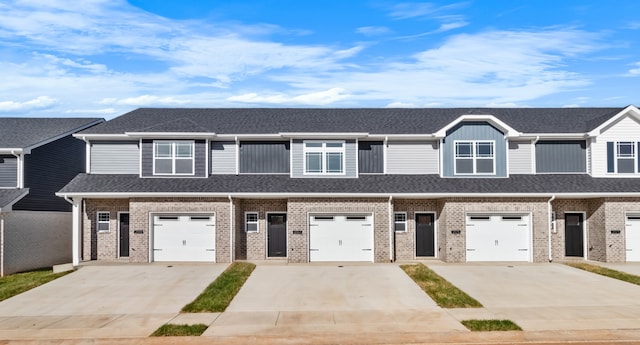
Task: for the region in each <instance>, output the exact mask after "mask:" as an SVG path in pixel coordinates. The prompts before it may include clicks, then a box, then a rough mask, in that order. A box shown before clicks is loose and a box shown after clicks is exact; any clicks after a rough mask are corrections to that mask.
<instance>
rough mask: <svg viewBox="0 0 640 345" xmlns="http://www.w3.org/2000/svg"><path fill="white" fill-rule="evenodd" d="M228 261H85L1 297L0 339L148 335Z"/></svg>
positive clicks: (213, 276) (176, 311)
mask: <svg viewBox="0 0 640 345" xmlns="http://www.w3.org/2000/svg"><path fill="white" fill-rule="evenodd" d="M227 266H228V265H227V264H195V265H194V264H172V265H166V264H165V265H161V264H145V265H130V264H127V265H111V266H103V265H90V266H82V267H80V269H79V270H77V271H76V272H73V273H71V274H69V275H67V276H64V277H62V278H59V279H57V280H54V281H52V282H50V283H48V284H45V285H42V286H40V287H38V288H35V289H33V290H30V291H27V292H25V293H23V294H20V295H18V296H14V297H12V298H10V299H7V300H5V301H2V302H0V339H16V338H25V337H27V338H52V337H62V338H69V337H70V338H76V337H78V338H81V337H90V338H93V337H101V336H108V337H119V336H123V337H124V336H148V335H149V334H151V333H152V332H153V331H154V330H156V329H157V328H158V327H159V326H161V325H162V324H164V323H166V322H168V321H169V320H171V319H172V318H174V317H175V316H176V314H177V313H179V312H180V309H182V307H183V306H184V305H185V304H187V303H189V302H191V301H192V300H193V299H194V298H195V297H196V296H198V295H199V294H200V293H201V292H202V290H204V288H205V287H206V286H207V285H209V284H210V283H211V282H212V281H213V280H215V278H216V277H217V276H218V275H219V274H220V273H222V271H224V269H225V268H226V267H227Z"/></svg>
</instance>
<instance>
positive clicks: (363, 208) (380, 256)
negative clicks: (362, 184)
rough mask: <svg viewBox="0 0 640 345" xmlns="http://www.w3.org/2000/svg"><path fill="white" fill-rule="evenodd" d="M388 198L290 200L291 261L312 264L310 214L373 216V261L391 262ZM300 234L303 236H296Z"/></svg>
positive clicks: (289, 242) (289, 244)
mask: <svg viewBox="0 0 640 345" xmlns="http://www.w3.org/2000/svg"><path fill="white" fill-rule="evenodd" d="M388 209H389V201H388V200H387V199H289V202H288V206H287V210H288V228H287V244H288V250H289V255H288V259H289V261H290V262H308V261H309V213H315V212H318V213H325V212H326V213H373V243H374V254H373V256H374V261H375V262H389V261H390V254H389V250H390V247H389V211H388ZM294 231H301V232H302V234H295V235H294V234H293V232H294Z"/></svg>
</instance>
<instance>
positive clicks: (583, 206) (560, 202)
mask: <svg viewBox="0 0 640 345" xmlns="http://www.w3.org/2000/svg"><path fill="white" fill-rule="evenodd" d="M551 205H552V208H553V211H555V213H556V230H555V231H554V232H553V233H552V234H551V241H552V242H551V245H552V248H553V259H554V260H565V259H568V258H569V259H572V258H575V257H567V256H566V255H565V254H566V245H565V239H566V236H565V221H564V217H565V213H581V212H584V213H585V217H584V225H583V226H585V227H586V228H587V231H593V232H594V233H595V232H597V230H596V229H595V228H594V229H591V226H590V216H591V213H590V212H589V209H590V206H591V205H590V204H589V200H584V199H580V200H578V199H556V200H554V201H552V203H551ZM587 236H588V239H587V238H584V239H583V240H584V241H586V242H587V243H588V245H587V251H586V252H585V254H586V255H587V256H589V252H590V251H589V250H588V248H590V246H591V244H589V240H590V239H592V236H591V234H590V233H587ZM593 240H594V241H596V240H597V236H593ZM596 242H597V241H596ZM594 244H595V245H596V246H597V243H594ZM593 248H596V247H593Z"/></svg>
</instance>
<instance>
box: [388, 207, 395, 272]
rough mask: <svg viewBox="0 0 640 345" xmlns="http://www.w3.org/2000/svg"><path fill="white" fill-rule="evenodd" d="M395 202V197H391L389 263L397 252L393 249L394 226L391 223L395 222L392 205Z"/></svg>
mask: <svg viewBox="0 0 640 345" xmlns="http://www.w3.org/2000/svg"><path fill="white" fill-rule="evenodd" d="M392 202H393V195H389V211H388V213H389V262H393V251H394V250H395V248H393V233H394V231H393V224H392V223H391V222H393V213H392V212H391V211H392V208H393V205H392Z"/></svg>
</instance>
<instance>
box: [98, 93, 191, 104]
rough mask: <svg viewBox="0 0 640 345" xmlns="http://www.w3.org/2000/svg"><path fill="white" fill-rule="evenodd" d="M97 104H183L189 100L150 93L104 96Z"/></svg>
mask: <svg viewBox="0 0 640 345" xmlns="http://www.w3.org/2000/svg"><path fill="white" fill-rule="evenodd" d="M98 103H99V104H115V105H131V106H138V107H142V106H149V105H154V104H155V105H183V104H188V103H190V101H189V100H182V99H176V98H174V97H159V96H152V95H142V96H138V97H128V98H124V99H115V98H105V99H103V100H101V101H100V102H98Z"/></svg>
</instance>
